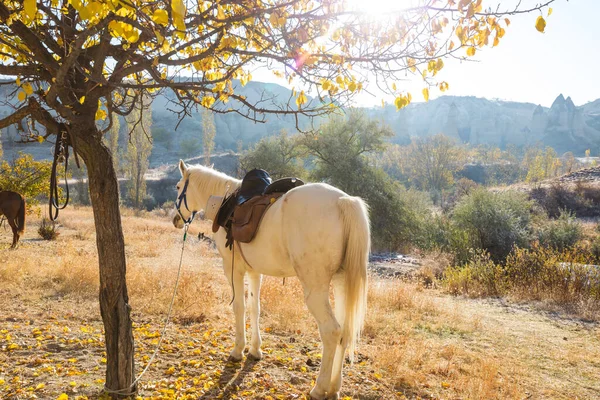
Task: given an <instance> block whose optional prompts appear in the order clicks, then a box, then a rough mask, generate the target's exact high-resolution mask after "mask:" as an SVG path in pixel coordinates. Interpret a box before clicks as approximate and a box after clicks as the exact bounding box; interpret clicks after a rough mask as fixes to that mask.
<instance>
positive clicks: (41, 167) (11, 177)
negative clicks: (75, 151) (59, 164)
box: [0, 153, 64, 205]
mask: <svg viewBox="0 0 600 400" xmlns="http://www.w3.org/2000/svg"><path fill="white" fill-rule="evenodd" d="M51 170H52V162H50V161H35V160H34V159H33V156H32V155H30V154H26V153H19V157H18V158H16V159H15V160H14V161H12V162H10V163H9V162H8V161H2V162H1V163H0V190H10V191H13V192H17V193H20V194H21V195H22V196H23V197H25V198H26V199H27V203H28V205H35V204H37V203H38V197H40V196H46V197H47V196H48V193H50V172H51ZM58 173H59V177H62V176H64V171H63V170H62V169H60V170H59V171H58ZM61 192H62V191H61Z"/></svg>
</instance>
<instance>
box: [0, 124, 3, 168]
mask: <svg viewBox="0 0 600 400" xmlns="http://www.w3.org/2000/svg"><path fill="white" fill-rule="evenodd" d="M2 156H3V151H2V129H0V161H1V160H2Z"/></svg>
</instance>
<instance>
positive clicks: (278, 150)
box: [240, 131, 307, 179]
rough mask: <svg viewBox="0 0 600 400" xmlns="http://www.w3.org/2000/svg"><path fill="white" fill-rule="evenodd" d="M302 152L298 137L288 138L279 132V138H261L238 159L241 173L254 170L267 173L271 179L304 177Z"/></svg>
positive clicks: (285, 133)
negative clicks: (258, 169) (261, 170)
mask: <svg viewBox="0 0 600 400" xmlns="http://www.w3.org/2000/svg"><path fill="white" fill-rule="evenodd" d="M303 153H304V151H303V149H302V147H301V145H300V141H299V139H298V136H289V135H288V134H287V132H285V131H281V133H280V134H279V136H271V137H266V138H263V139H262V140H261V141H260V142H258V143H256V144H255V145H254V146H253V147H252V148H251V149H250V150H248V151H247V152H246V153H244V155H243V156H242V157H241V158H240V167H241V169H242V170H243V171H246V172H248V171H250V170H252V169H254V168H260V169H264V170H265V171H268V172H269V174H270V175H271V176H272V177H273V179H279V178H283V177H287V176H295V177H300V178H302V177H305V176H306V174H307V173H306V171H305V170H304V167H303V165H302V158H301V157H302V155H303Z"/></svg>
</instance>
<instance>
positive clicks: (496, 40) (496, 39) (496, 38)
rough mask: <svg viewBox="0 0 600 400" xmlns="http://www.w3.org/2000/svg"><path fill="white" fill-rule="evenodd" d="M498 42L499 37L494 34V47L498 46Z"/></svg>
mask: <svg viewBox="0 0 600 400" xmlns="http://www.w3.org/2000/svg"><path fill="white" fill-rule="evenodd" d="M499 44H500V39H498V37H497V36H496V37H495V38H494V47H496V46H498V45H499Z"/></svg>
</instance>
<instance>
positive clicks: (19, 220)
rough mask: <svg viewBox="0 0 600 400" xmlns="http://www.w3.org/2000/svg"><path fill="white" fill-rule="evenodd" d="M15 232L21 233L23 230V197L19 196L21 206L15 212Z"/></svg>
mask: <svg viewBox="0 0 600 400" xmlns="http://www.w3.org/2000/svg"><path fill="white" fill-rule="evenodd" d="M17 229H18V231H17V233H18V234H19V235H22V234H23V233H24V232H25V197H23V196H21V207H20V208H19V211H18V212H17Z"/></svg>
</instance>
